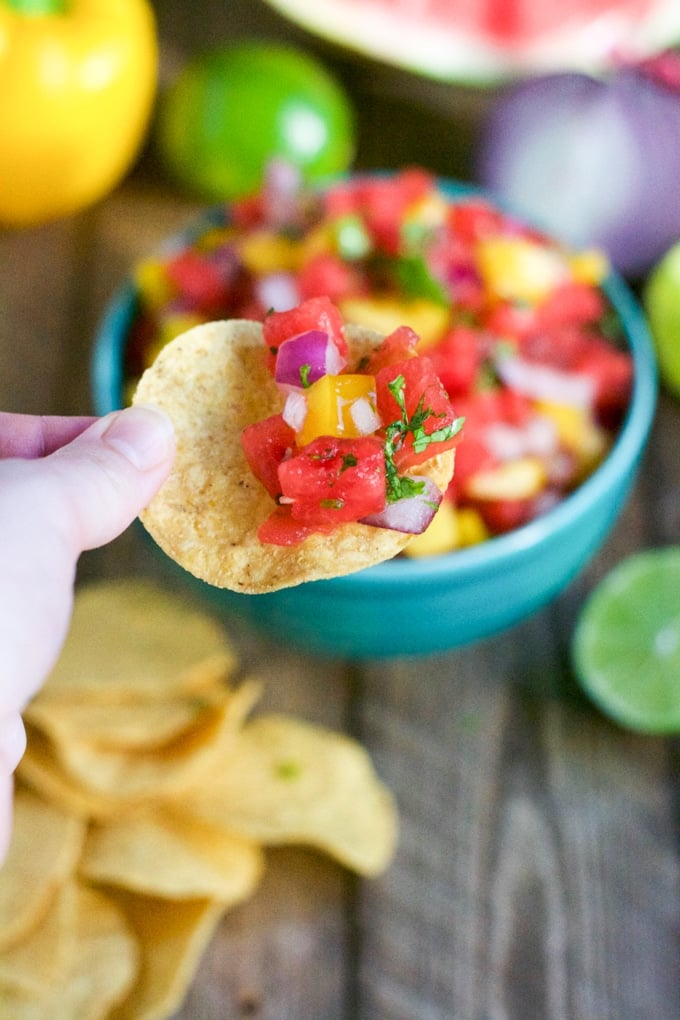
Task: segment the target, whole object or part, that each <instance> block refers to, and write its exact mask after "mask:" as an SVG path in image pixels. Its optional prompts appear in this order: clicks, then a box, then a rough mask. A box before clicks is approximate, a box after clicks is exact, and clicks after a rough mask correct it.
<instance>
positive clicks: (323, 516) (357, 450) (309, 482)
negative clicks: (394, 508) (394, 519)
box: [279, 436, 386, 527]
mask: <svg viewBox="0 0 680 1020" xmlns="http://www.w3.org/2000/svg"><path fill="white" fill-rule="evenodd" d="M279 480H280V483H281V491H282V492H283V497H284V501H286V502H288V501H290V510H291V515H292V517H293V519H294V520H296V521H301V522H302V523H303V524H307V525H310V526H312V527H316V526H327V525H331V526H334V525H336V524H343V523H346V522H348V521H357V520H359V519H360V518H362V517H366V516H367V515H368V514H372V513H378V512H379V511H380V510H382V509H383V507H384V505H385V498H386V482H385V453H384V447H383V443H382V440H380V439H378V438H376V437H374V436H365V437H362V438H358V439H346V438H336V437H333V436H320V437H319V438H318V439H315V440H314V441H313V442H311V443H308V444H307V446H304V447H303V448H302V449H301V450H299V451H298V452H297V453H296V454H295V455H294V456H292V457H290V458H288V459H287V460H285V461H283V462H282V463H281V464H280V465H279Z"/></svg>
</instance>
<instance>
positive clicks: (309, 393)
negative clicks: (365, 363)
mask: <svg viewBox="0 0 680 1020" xmlns="http://www.w3.org/2000/svg"><path fill="white" fill-rule="evenodd" d="M305 396H306V398H307V415H306V417H305V420H304V424H303V425H302V428H301V429H300V431H299V432H298V434H297V436H296V442H297V445H298V446H306V445H307V443H311V442H312V440H313V439H316V438H317V436H345V437H351V438H354V437H356V436H361V435H363V434H364V433H363V432H362V430H361V429H360V428H359V427H358V426H357V423H356V421H355V419H354V414H353V411H354V407H355V404H356V403H357V401H360V400H361V401H367V402H368V407H369V410H370V411H372V412H373V413H374V414H375V379H374V378H373V376H372V375H353V374H352V373H351V372H347V373H346V374H344V375H322V376H321V378H320V379H317V380H316V382H313V383H312V385H311V386H310V387H309V389H307V390H306V391H305Z"/></svg>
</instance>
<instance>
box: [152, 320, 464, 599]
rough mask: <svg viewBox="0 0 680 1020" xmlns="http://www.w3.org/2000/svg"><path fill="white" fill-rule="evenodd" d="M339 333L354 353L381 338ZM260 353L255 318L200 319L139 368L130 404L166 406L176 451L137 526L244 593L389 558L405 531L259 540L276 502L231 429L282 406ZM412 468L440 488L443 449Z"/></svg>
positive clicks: (404, 540) (342, 531) (358, 529)
mask: <svg viewBox="0 0 680 1020" xmlns="http://www.w3.org/2000/svg"><path fill="white" fill-rule="evenodd" d="M345 333H346V336H347V340H348V343H349V346H350V351H351V356H352V358H353V360H354V361H355V363H358V362H359V361H360V360H361V358H362V357H363V356H364V355H365V354H367V353H369V352H370V351H372V350H374V349H375V348H376V347H377V346H378V345H379V344H380V342H381V340H382V337H381V336H380V334H378V333H374V332H372V331H369V330H365V329H360V328H359V327H355V326H348V327H346V329H345ZM264 352H265V348H264V345H263V341H262V328H261V326H260V325H259V323H255V322H249V321H246V320H240V319H235V320H230V321H226V322H210V323H207V324H205V325H202V326H197V327H195V328H194V329H191V330H189V331H188V332H186V333H183V334H182V335H181V336H179V337H177V338H176V339H175V340H173V341H172V342H171V343H169V344H167V345H166V346H165V347H164V348H163V349H162V351H161V352H160V354H159V355H158V357H157V359H156V361H155V362H154V363H153V365H152V366H151V367H150V368H148V369H147V370H146V372H145V373H144V375H143V376H142V378H141V380H140V382H139V385H138V387H137V391H136V393H135V396H134V399H133V403H136V404H153V405H155V406H157V407H160V408H162V410H164V411H165V412H166V413H167V414H168V415H169V417H170V418H171V420H172V422H173V424H174V426H175V433H176V436H177V454H176V457H175V463H174V467H173V470H172V472H171V474H170V477H169V478H168V479H167V481H166V482H165V484H164V485H163V487H162V488H161V490H160V492H159V493H158V494H157V495H156V496H155V497H154V499H153V500H152V501H151V503H150V504H149V506H148V507H147V508H146V510H145V511H144V512H143V513H142V515H141V520H142V522H143V524H144V526H145V527H146V529H147V530H148V532H149V533H150V534H151V536H152V537H153V538H154V540H155V541H156V542H157V544H158V545H159V546H160V547H161V549H163V551H164V552H165V553H167V554H168V556H170V557H171V558H172V559H173V560H175V561H176V562H177V563H179V564H180V566H182V567H184V569H185V570H187V571H189V573H191V574H194V575H195V576H196V577H198V578H200V579H201V580H203V581H206V582H207V583H208V584H211V585H213V586H214V587H217V588H229V589H231V590H232V591H237V592H245V593H249V594H257V593H262V592H268V591H276V590H277V589H279V588H286V587H290V586H292V585H296V584H300V583H302V582H304V581H314V580H320V579H322V578H330V577H338V576H339V575H341V574H349V573H353V572H354V571H357V570H362V569H363V568H364V567H369V566H372V565H373V564H375V563H380V562H382V561H383V560H387V559H391V558H392V557H394V556H396V555H397V553H399V552H401V550H402V549H403V548H404V547H405V546H406V545H407V544H408V542H409V541H410V539H411V538H412V536H411V535H405V534H402V533H400V532H396V531H389V530H387V529H385V528H374V527H369V526H368V525H365V524H354V523H352V524H343V525H340V526H339V527H338V528H336V529H335V530H334V531H333V532H332V533H331V534H330V535H321V534H315V535H311V536H310V537H309V538H307V539H305V540H304V541H303V542H300V543H298V544H297V545H294V546H277V545H269V544H263V543H262V542H260V540H259V539H258V537H257V530H258V528H259V526H260V524H262V522H263V521H264V520H265V519H266V518H267V517H268V516H269V514H270V513H271V511H272V510H273V509H274V504H273V501H272V499H271V497H270V496H269V494H268V493H267V492H266V490H265V488H264V486H262V485H261V484H260V482H259V481H258V480H257V479H256V478H255V476H254V475H253V473H252V472H251V470H250V468H249V466H248V462H247V460H246V457H245V454H244V452H243V448H242V446H241V433H242V431H243V429H244V428H245V427H246V426H247V425H251V424H252V423H253V422H256V421H259V420H261V419H263V418H266V417H269V416H270V415H272V414H276V413H278V412H279V411H280V410H281V408H282V397H281V394H280V392H279V390H278V387H277V386H276V383H275V382H274V379H273V377H272V375H271V373H270V371H269V369H268V368H267V365H266V360H265V357H264ZM418 473H419V474H423V475H424V474H427V475H428V476H429V477H431V478H432V479H433V480H434V481H435V483H436V484H437V485H438V487H439V488H440V489H441V490H442V491H444V490H445V488H446V486H447V485H448V482H449V481H450V479H451V475H452V473H453V453H452V452H451V451H449V452H447V453H445V454H442V455H441V456H439V457H434V458H432V460H430V461H428V462H427V463H426V464H424V465H421V466H420V467H419V468H418Z"/></svg>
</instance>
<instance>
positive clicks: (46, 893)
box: [0, 787, 85, 951]
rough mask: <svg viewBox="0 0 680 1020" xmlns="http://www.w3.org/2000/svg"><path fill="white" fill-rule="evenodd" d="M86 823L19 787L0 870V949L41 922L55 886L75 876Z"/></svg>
mask: <svg viewBox="0 0 680 1020" xmlns="http://www.w3.org/2000/svg"><path fill="white" fill-rule="evenodd" d="M84 838H85V824H84V822H83V821H82V820H81V819H79V818H76V817H74V816H73V815H71V814H69V813H67V812H66V811H63V810H61V809H60V808H59V807H57V806H55V805H53V804H49V803H47V801H45V800H43V799H42V797H39V796H37V795H36V794H35V793H33V792H32V791H31V790H27V789H25V788H23V787H19V788H18V789H17V792H16V797H15V801H14V826H13V829H12V840H11V843H10V846H9V851H8V854H7V858H6V860H5V863H4V865H3V867H2V869H0V951H1V950H3V949H5V948H7V947H8V946H11V945H13V944H15V943H16V942H17V941H18V940H20V939H22V938H24V937H26V936H27V935H28V934H29V933H30V932H31V931H32V930H34V929H35V928H36V927H37V925H38V924H39V923H40V922H41V921H42V919H43V917H44V916H45V914H46V913H47V910H48V909H49V907H50V905H51V903H52V902H53V900H54V897H55V896H56V894H57V891H58V889H59V888H60V887H61V886H62V884H63V883H64V882H65V881H66V880H67V879H68V878H69V877H70V876H71V875H72V874H73V872H74V870H75V867H76V862H77V860H78V858H79V856H80V852H81V849H82V845H83V840H84Z"/></svg>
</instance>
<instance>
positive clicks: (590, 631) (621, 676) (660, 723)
mask: <svg viewBox="0 0 680 1020" xmlns="http://www.w3.org/2000/svg"><path fill="white" fill-rule="evenodd" d="M572 660H573V664H574V669H575V671H576V675H577V677H578V679H579V680H580V683H581V686H582V687H583V689H584V690H585V691H586V693H587V694H588V695H589V696H590V697H591V698H592V699H593V701H594V702H595V703H596V704H597V705H599V707H600V708H601V709H602V711H603V712H605V713H606V714H607V715H609V716H611V718H612V719H614V720H616V721H617V722H618V723H620V724H621V725H622V726H625V727H627V728H628V729H631V730H637V731H638V732H641V733H656V734H669V733H680V546H668V547H666V548H663V549H655V550H650V551H647V552H642V553H637V554H635V555H633V556H630V557H628V558H627V559H625V560H623V561H622V562H621V563H620V564H619V565H618V566H617V567H615V568H614V569H613V570H612V571H611V572H610V573H609V574H607V576H606V577H605V578H604V580H603V581H601V582H600V584H599V585H598V586H597V588H595V590H594V591H593V593H592V594H591V596H590V598H589V599H588V601H587V602H586V605H585V606H584V608H583V610H582V612H581V615H580V617H579V620H578V622H577V625H576V630H575V633H574V638H573V642H572Z"/></svg>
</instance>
